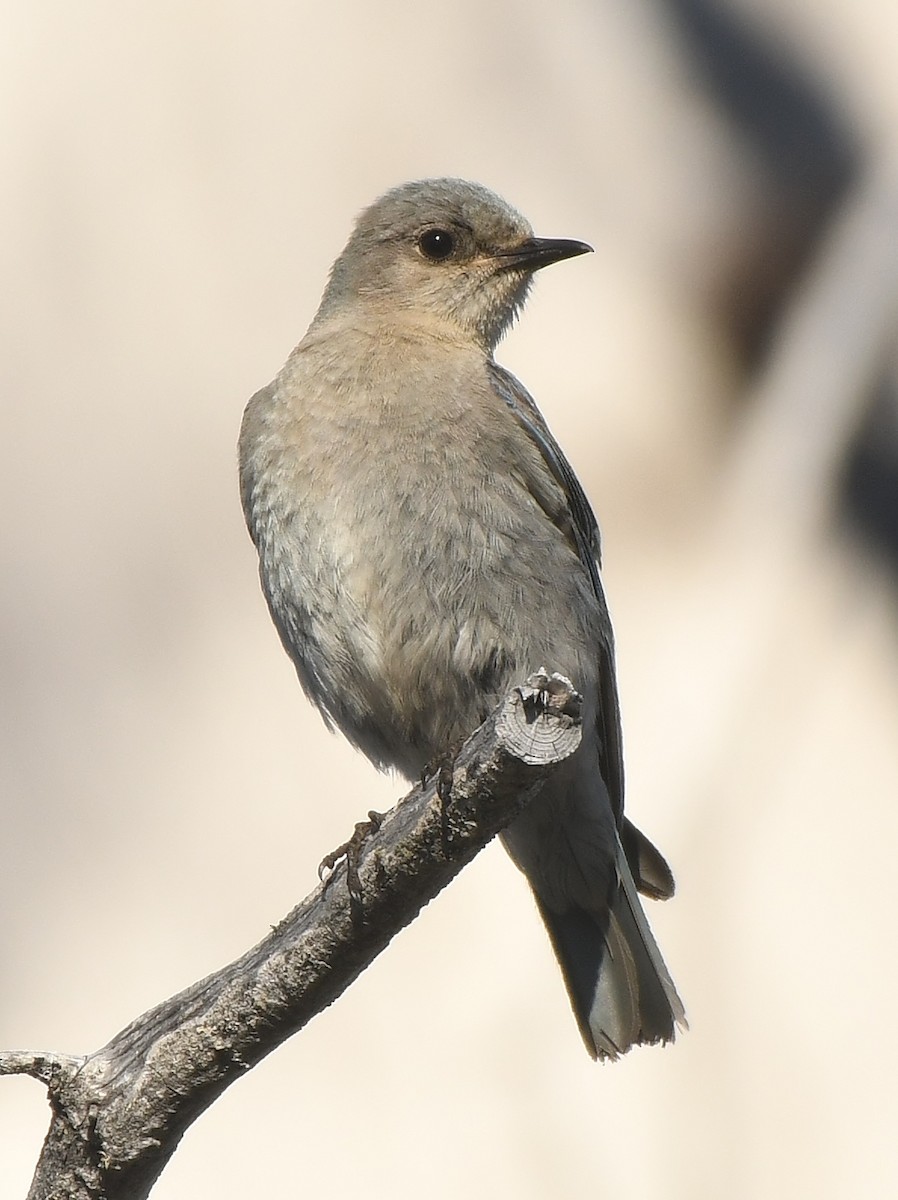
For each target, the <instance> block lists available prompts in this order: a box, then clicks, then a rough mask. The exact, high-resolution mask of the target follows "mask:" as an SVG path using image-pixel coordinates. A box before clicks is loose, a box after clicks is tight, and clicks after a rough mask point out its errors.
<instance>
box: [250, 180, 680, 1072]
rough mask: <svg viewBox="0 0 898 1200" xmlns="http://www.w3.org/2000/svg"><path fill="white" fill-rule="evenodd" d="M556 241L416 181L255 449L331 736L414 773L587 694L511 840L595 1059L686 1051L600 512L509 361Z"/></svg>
mask: <svg viewBox="0 0 898 1200" xmlns="http://www.w3.org/2000/svg"><path fill="white" fill-rule="evenodd" d="M588 249H589V247H588V246H585V245H584V244H583V243H581V242H569V241H564V240H551V239H538V238H534V236H533V232H532V230H531V228H530V226H529V224H528V223H527V222H526V221H525V220H524V218H523V217H522V216H521V215H520V214H519V213H517V212H515V211H514V209H512V208H510V207H509V206H508V205H507V204H505V203H504V201H502V200H500V199H499V197H498V196H495V195H494V194H493V193H492V192H489V191H487V190H486V189H485V188H483V187H480V186H478V185H476V184H472V183H466V182H463V181H461V180H456V179H437V180H427V181H423V182H417V183H410V184H406V185H404V186H402V187H399V188H396V189H394V190H393V191H391V192H388V193H387V194H386V195H384V196H383V197H381V198H380V199H379V200H378V201H376V202H375V203H374V204H373V205H372V206H371V207H370V208H368V209H367V210H366V211H365V212H363V213H362V215H361V216H360V217H359V219H358V221H357V223H356V226H355V229H354V231H353V233H352V236H351V237H350V239H349V242H348V244H347V246H346V248H345V250H344V251H343V253H342V254H341V255H340V257H339V258H338V259H337V261H336V263H335V264H334V267H333V270H332V272H331V276H330V280H329V283H328V285H327V288H326V290H325V293H324V296H323V298H322V301H321V305H320V308H319V310H318V313H317V315H316V317H315V319H314V321H313V322H312V325H311V327H310V328H309V331H308V333H307V334H306V336H305V337H304V338H303V340H302V341H301V342H300V344H299V346H297V348H296V349H295V350H294V351H293V353H292V354H291V356H290V358H289V359H288V360H287V363H286V365H285V366H284V368H283V369H282V370H281V372H280V374H279V375H278V376H277V378H276V379H275V380H274V382H273V383H271V384H270V385H269V386H268V387H266V388H263V389H262V390H261V391H260V392H257V393H256V395H255V396H253V398H252V399H251V400H250V402H249V404H248V406H247V409H246V413H245V416H244V420H243V427H242V430H241V434H240V478H241V489H242V497H243V506H244V512H245V514H246V520H247V525H248V527H249V530H250V534H251V535H252V538H253V541H254V542H255V544H256V546H257V548H258V552H259V562H260V574H261V579H262V587H263V590H264V592H265V596H266V598H267V600H268V605H269V608H270V610H271V615H272V617H273V619H274V623H275V625H276V626H277V629H278V632H279V633H280V636H281V640H282V642H283V644H284V647H285V649H286V651H287V653H288V654H289V655H290V657H291V658H292V660H293V662H294V664H295V666H296V670H297V672H298V674H299V679H300V682H301V683H302V686H303V688H304V689H305V691H306V693H307V695H308V696H309V697H310V699H311V700H312V701H313V702H314V703H315V704H316V705H317V706H318V708H319V709H320V710H321V712H322V714H323V716H324V719H325V721H326V722H327V723H328V724H329V725H331V726H336V727H338V728H339V729H340V730H341V731H342V732H343V733H344V734H345V736H346V737H347V738H348V739H349V740H350V741H351V742H352V743H353V744H354V745H355V746H357V747H358V748H359V749H360V750H362V751H363V752H364V753H365V754H366V755H367V756H368V757H369V758H370V759H371V760H372V761H373V762H374V763H375V764H377V765H378V766H379V767H394V768H396V769H397V770H399V771H401V772H402V773H403V774H404V775H405V776H406V777H408V778H409V779H416V778H418V777H419V776H420V774H421V771H422V769H423V768H424V767H425V765H426V764H427V763H429V762H432V761H433V760H434V759H436V758H438V757H439V756H440V755H441V754H443V753H445V752H446V750H447V749H448V748H449V747H450V746H452V745H453V744H454V743H456V742H457V741H458V740H459V739H460V738H462V737H465V736H467V734H469V733H471V732H472V731H473V730H474V729H475V728H476V727H477V726H478V725H479V724H480V723H481V722H482V721H483V720H484V718H485V717H486V716H487V714H488V713H489V712H490V711H491V709H492V708H493V707H494V706H495V704H496V703H497V702H498V700H499V698H500V697H501V696H502V695H503V694H504V693H505V692H506V691H507V689H508V688H509V687H510V686H511V685H513V684H514V683H517V682H521V681H523V680H524V679H525V678H526V677H527V676H528V675H530V674H531V673H532V672H533V671H535V670H537V669H538V668H540V667H542V666H543V665H544V664H545V665H547V666H549V667H550V669H552V670H555V671H559V672H561V673H562V674H564V675H566V676H568V677H569V678H570V679H572V680H573V681H574V684H575V686H576V687H577V689H578V691H579V692H580V693H581V694H582V695H583V698H584V708H583V718H584V737H583V741H582V744H581V747H580V749H579V750H578V751H577V752H576V753H575V754H574V755H573V756H572V758H571V759H570V760H569V761H568V762H567V763H566V764H565V765H564V766H563V767H562V769H561V770H560V772H559V773H557V774H555V775H554V776H553V782H552V784H551V786H550V788H548V789H546V790H545V791H544V792H543V793H542V794H541V795H540V796H539V797H538V799H537V800H536V801H535V802H534V803H533V804H531V805H530V807H529V808H528V809H527V810H526V811H525V812H524V813H523V815H522V816H521V817H520V818H518V819H517V820H516V821H515V823H514V824H513V825H512V826H511V827H510V828H509V829H508V830H507V831H506V833H505V835H504V838H503V840H504V842H505V845H506V847H507V849H508V851H509V853H510V854H511V856H512V858H513V859H514V861H515V862H516V863H517V864H518V866H519V867H520V868H521V869H522V870H523V871H524V873H525V874H526V876H527V878H528V879H529V881H530V884H531V886H532V888H533V891H534V894H535V896H536V899H537V903H538V905H539V909H540V912H541V914H542V916H543V918H544V920H545V922H546V925H547V927H548V929H549V933H550V935H551V938H552V941H553V944H554V947H555V950H556V953H557V955H558V958H559V961H560V963H561V966H562V969H563V972H564V976H565V979H566V982H567V985H568V990H569V993H570V996H571V1000H572V1003H573V1007H574V1010H575V1013H576V1015H577V1019H578V1022H579V1025H580V1029H581V1032H582V1034H583V1038H584V1040H585V1042H586V1045H587V1048H588V1049H589V1050H590V1052H591V1053H592V1054H594V1055H598V1056H599V1057H603V1058H604V1057H609V1058H614V1057H616V1056H617V1055H618V1054H620V1053H622V1052H624V1051H625V1050H627V1049H629V1047H630V1046H631V1045H634V1044H636V1043H640V1042H657V1041H670V1040H672V1038H673V1037H674V1032H675V1026H676V1025H678V1024H680V1025H682V1024H684V1016H683V1007H682V1004H681V1003H680V1000H679V997H678V996H677V993H676V990H675V988H674V985H673V983H672V982H671V979H670V976H669V974H668V972H667V969H666V967H665V965H664V962H663V961H662V958H661V955H660V953H659V951H658V948H657V946H656V944H655V941H654V939H653V937H652V934H651V932H650V931H649V928H648V924H647V922H646V919H645V916H644V914H643V911H642V908H641V905H640V901H639V899H638V896H637V894H636V893H637V886H638V887H639V889H640V890H642V891H643V892H645V893H646V894H648V895H652V896H655V897H667V896H669V895H671V894H672V893H673V879H672V876H671V873H670V870H669V868H668V867H667V864H666V863H665V861H664V859H663V858H662V857H661V855H660V854H659V852H658V851H657V850H656V849H655V848H654V847H653V846H652V845H651V843H650V842H648V840H647V839H645V838H644V837H643V835H642V834H640V833H639V831H638V830H636V829H635V827H634V826H632V825H631V824H630V823H629V822H628V821H626V820H625V818H624V816H623V765H622V753H621V739H620V721H619V714H618V703H617V692H616V686H615V678H614V651H613V641H612V633H611V625H610V622H609V619H608V613H607V609H606V606H605V599H604V595H603V592H602V586H601V582H600V579H599V570H598V568H599V558H600V551H599V534H598V529H597V526H596V522H595V518H594V517H593V514H592V510H591V508H590V506H589V503H588V501H587V499H586V497H585V495H584V493H583V490H582V488H581V487H580V484H579V483H578V481H577V479H576V477H575V476H574V473H573V471H572V470H571V468H570V466H569V465H568V463H567V460H566V459H565V457H564V455H563V453H562V452H561V450H560V449H559V447H558V445H557V443H556V442H555V440H554V438H553V437H552V435H551V433H550V432H549V429H548V427H547V426H546V423H545V421H544V420H543V417H542V415H541V414H540V412H539V410H538V409H537V407H536V405H535V403H534V402H533V400H532V399H531V398H530V396H529V395H528V394H527V392H526V391H525V389H524V388H523V387H522V386H521V384H520V383H519V382H518V381H517V380H516V379H515V378H514V377H513V376H512V375H510V374H509V373H508V372H507V371H505V370H503V369H502V368H501V367H500V366H498V365H497V364H496V363H495V361H494V360H493V351H494V349H495V346H496V343H497V342H498V340H499V339H500V337H501V336H502V334H503V333H504V332H505V330H506V329H507V327H508V326H509V325H510V323H511V322H512V320H513V319H514V317H515V315H516V314H517V312H518V310H519V309H520V307H521V305H522V304H523V302H524V299H525V297H526V294H527V290H528V287H529V285H530V280H531V277H532V274H533V272H534V270H536V269H537V268H539V267H541V266H544V265H546V264H548V263H550V262H556V261H558V260H560V259H562V258H568V257H572V256H573V255H576V254H581V253H583V252H585V251H587V250H588Z"/></svg>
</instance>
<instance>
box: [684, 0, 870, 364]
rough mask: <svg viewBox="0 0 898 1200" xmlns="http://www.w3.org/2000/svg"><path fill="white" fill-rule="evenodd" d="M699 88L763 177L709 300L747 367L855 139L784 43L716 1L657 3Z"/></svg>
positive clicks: (843, 182) (826, 209)
mask: <svg viewBox="0 0 898 1200" xmlns="http://www.w3.org/2000/svg"><path fill="white" fill-rule="evenodd" d="M661 4H662V7H666V8H667V9H668V10H669V11H670V13H671V14H672V16H673V17H674V19H675V21H676V26H677V28H678V30H679V32H680V35H681V37H682V39H683V45H684V49H685V52H686V53H687V55H688V56H689V58H690V59H691V61H692V63H693V64H694V68H695V72H696V75H697V77H698V83H699V86H700V87H701V88H702V89H703V90H704V91H705V92H706V93H708V94H710V96H711V98H712V99H713V101H714V104H715V107H716V108H717V110H718V112H719V113H720V114H722V115H723V117H724V118H725V119H726V120H728V121H729V122H730V123H731V124H732V125H733V127H734V134H735V135H736V136H737V137H738V138H739V140H740V142H741V143H742V144H743V145H744V147H745V151H746V153H747V154H749V155H751V157H752V158H753V160H754V163H753V170H756V171H757V174H758V186H757V190H756V196H755V204H756V205H757V207H758V210H759V211H758V212H757V213H756V215H755V219H754V220H753V221H752V225H751V229H750V230H748V229H747V230H745V234H746V236H745V238H744V240H743V244H742V245H741V247H740V252H739V253H738V254H735V255H733V256H732V257H727V258H726V260H722V262H721V268H722V269H721V271H720V272H719V273H718V274H717V276H716V277H715V278H714V279H713V297H712V299H713V302H714V303H715V304H716V305H717V306H718V311H719V312H720V315H721V318H722V319H723V321H724V322H725V323H726V325H727V326H728V327H729V329H730V332H731V334H732V336H733V339H734V343H735V345H736V347H737V349H738V351H739V352H740V354H741V355H742V357H743V361H744V363H745V365H746V367H747V368H749V369H750V368H751V367H753V366H754V365H755V364H756V363H757V361H758V360H759V358H760V357H761V356H762V355H763V352H764V349H765V347H766V345H767V344H768V341H769V338H770V335H771V333H772V331H773V329H774V328H775V326H776V322H777V318H778V316H779V312H780V307H781V304H782V301H783V299H784V297H785V296H786V295H787V294H788V292H789V290H790V288H791V287H792V285H793V283H794V281H795V280H796V279H797V278H798V277H799V276H800V275H801V273H802V271H803V269H804V267H805V265H806V263H807V262H808V260H809V258H810V257H811V256H812V255H813V253H814V250H815V248H816V245H817V241H818V239H819V237H820V235H821V233H822V231H823V229H824V228H825V226H826V224H827V222H828V220H829V218H830V217H831V215H832V214H833V212H834V211H835V210H836V209H837V207H838V205H839V202H840V200H841V198H842V197H843V196H844V195H845V193H846V190H847V189H848V187H849V186H850V184H851V182H852V181H853V179H854V178H855V177H856V175H857V171H858V166H859V158H860V156H859V151H858V146H857V143H856V140H855V138H854V136H853V134H852V131H851V130H850V129H849V127H848V125H847V123H846V121H845V120H844V118H843V117H842V114H841V113H840V111H839V109H838V107H837V105H836V103H835V101H834V99H833V98H832V97H831V96H830V95H828V94H827V91H826V88H825V86H824V85H823V83H822V82H820V81H819V80H816V79H814V78H812V76H811V75H810V73H809V72H808V71H807V70H806V69H805V67H804V66H803V64H802V63H801V62H799V61H798V60H797V59H796V58H795V56H794V55H791V54H790V53H789V52H788V50H787V49H786V48H785V47H784V46H783V45H782V44H781V43H780V44H778V43H777V42H775V41H774V40H773V38H772V37H771V36H770V35H769V34H767V33H765V31H764V30H763V29H761V28H759V27H758V26H757V25H756V24H755V23H753V22H751V21H749V20H747V19H746V18H745V16H744V15H743V14H741V13H737V12H735V11H734V10H733V9H732V8H731V7H729V6H728V5H726V4H722V3H719V2H717V0H661Z"/></svg>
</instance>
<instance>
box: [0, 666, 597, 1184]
mask: <svg viewBox="0 0 898 1200" xmlns="http://www.w3.org/2000/svg"><path fill="white" fill-rule="evenodd" d="M565 685H566V681H563V680H561V679H560V677H558V676H553V677H551V678H549V677H547V676H545V675H544V674H540V675H539V676H534V677H532V679H531V680H528V683H527V685H525V686H524V687H522V688H519V689H515V690H514V691H513V692H511V693H510V694H509V696H508V697H507V698H506V699H505V701H504V702H503V704H502V705H500V707H499V708H498V709H497V710H496V712H495V713H494V714H493V716H492V717H491V718H490V719H489V720H488V721H486V722H485V723H484V725H482V726H481V728H480V729H479V730H477V732H476V733H475V734H474V735H473V736H472V737H471V738H470V739H469V740H468V741H467V742H466V743H465V745H464V747H463V748H462V750H461V752H460V753H459V755H458V757H457V759H456V760H455V761H454V763H452V764H451V765H450V764H446V766H445V767H444V768H443V769H442V770H441V771H439V772H438V774H437V775H436V776H435V777H434V778H433V779H431V780H430V781H428V782H427V783H426V784H422V785H421V786H419V787H417V788H415V789H414V791H412V792H411V793H410V794H409V795H408V796H407V797H406V798H405V799H404V800H401V801H400V802H399V803H398V804H397V805H396V806H395V808H393V809H391V810H390V812H389V813H387V814H386V815H385V816H384V818H383V820H382V822H381V823H377V822H375V824H376V825H377V828H376V829H375V830H374V831H372V832H371V834H370V835H369V836H368V837H367V839H365V840H364V841H363V843H362V845H361V848H360V851H359V853H358V856H357V877H353V875H354V872H353V871H352V870H349V871H348V868H347V863H346V861H343V862H342V863H341V864H340V865H338V866H337V868H336V870H335V872H334V874H333V876H332V878H330V879H329V880H327V882H325V883H323V884H321V885H320V886H319V887H317V888H316V889H315V891H314V892H313V893H312V894H311V895H310V896H309V897H308V898H307V899H306V900H304V901H303V903H302V904H300V905H299V906H298V907H297V908H295V909H294V910H293V912H291V913H290V914H289V916H287V917H286V918H285V919H284V920H283V921H282V922H281V923H280V924H279V925H278V926H277V927H276V928H275V929H274V930H273V931H272V932H271V933H270V934H269V935H268V937H266V938H265V939H264V941H262V942H260V943H259V945H258V946H256V947H254V948H253V949H252V950H250V951H249V952H248V953H247V954H245V955H244V956H243V957H242V958H240V959H238V960H237V961H236V962H234V963H231V964H230V965H229V966H226V967H224V968H223V969H222V970H220V971H218V972H216V973H215V974H214V975H210V976H209V977H208V978H207V979H204V980H202V981H201V982H199V983H196V984H194V985H193V986H192V987H189V988H187V989H186V991H183V992H181V993H180V994H179V995H177V996H174V997H172V998H171V999H169V1000H166V1001H165V1002H164V1003H162V1004H160V1005H158V1006H157V1007H156V1008H154V1009H151V1010H150V1011H149V1012H147V1013H144V1014H143V1016H141V1017H138V1018H137V1020H136V1021H134V1022H132V1024H130V1025H129V1026H128V1027H127V1028H126V1029H123V1030H122V1031H121V1032H120V1033H118V1034H116V1035H115V1037H113V1038H112V1040H111V1041H110V1042H109V1043H107V1045H106V1046H104V1047H103V1048H102V1049H101V1050H98V1051H96V1052H95V1053H93V1054H89V1055H87V1056H85V1057H75V1056H71V1055H62V1054H37V1053H30V1052H14V1051H13V1052H7V1053H3V1054H0V1074H16V1073H26V1074H30V1075H33V1076H34V1077H35V1078H38V1079H40V1080H42V1082H44V1083H45V1084H46V1085H47V1089H48V1092H49V1096H50V1104H51V1108H52V1113H53V1115H52V1120H51V1124H50V1130H49V1133H48V1134H47V1138H46V1141H45V1143H44V1147H43V1151H42V1153H41V1156H40V1159H39V1162H38V1164H37V1169H36V1172H35V1176H34V1180H33V1182H32V1185H31V1190H30V1192H29V1200H51V1198H52V1200H99V1198H103V1200H126V1198H127V1200H141V1198H142V1197H145V1196H146V1195H148V1193H149V1191H150V1189H151V1188H152V1186H153V1183H154V1182H155V1180H156V1179H157V1178H158V1176H159V1174H160V1172H161V1171H162V1169H163V1167H164V1166H165V1164H166V1162H167V1161H168V1159H169V1158H170V1157H171V1155H172V1154H173V1152H174V1150H175V1147H176V1146H177V1144H178V1142H179V1141H180V1139H181V1137H182V1135H183V1133H184V1131H185V1130H186V1129H187V1127H188V1126H189V1125H190V1124H191V1122H192V1121H194V1120H195V1119H196V1117H198V1116H199V1114H200V1113H201V1112H203V1110H204V1109H205V1108H207V1107H208V1106H209V1105H210V1104H211V1103H212V1102H213V1101H214V1100H215V1099H216V1097H217V1096H219V1095H220V1094H221V1092H223V1091H224V1089H225V1088H226V1087H227V1086H228V1085H229V1084H230V1083H232V1082H233V1080H235V1079H237V1078H239V1077H240V1076H241V1075H243V1074H244V1072H246V1071H248V1070H249V1069H250V1068H251V1067H253V1066H254V1065H255V1064H256V1063H257V1062H259V1060H260V1059H262V1058H264V1056H265V1055H266V1054H268V1053H270V1052H271V1051H272V1050H274V1049H275V1047H276V1046H278V1045H280V1043H281V1042H283V1041H284V1040H285V1039H286V1038H288V1037H289V1036H290V1035H291V1034H292V1033H295V1032H296V1030H298V1029H301V1028H302V1026H303V1025H305V1024H306V1022H307V1021H308V1020H310V1018H311V1017H313V1016H314V1015H315V1014H316V1013H318V1012H320V1011H321V1010H322V1009H323V1008H325V1007H326V1006H327V1005H328V1004H330V1003H331V1002H332V1001H333V1000H335V999H336V998H337V996H339V995H340V993H341V992H342V991H343V990H344V989H345V988H347V987H348V986H349V984H350V983H352V981H353V980H354V979H355V978H356V977H357V976H358V975H359V974H360V973H361V972H362V971H363V970H364V969H365V967H367V966H368V964H369V963H370V962H371V961H372V960H373V959H374V958H375V957H376V956H377V954H379V953H380V951H381V950H382V949H383V948H384V947H385V946H386V945H387V943H388V942H389V941H390V939H391V938H392V937H393V935H394V934H395V933H397V932H398V931H399V930H400V929H402V928H403V927H404V926H405V925H407V924H408V923H409V922H410V921H412V920H413V919H414V918H415V917H416V916H417V914H418V913H419V911H420V910H421V908H422V907H423V906H424V905H425V904H426V903H427V902H428V900H430V899H432V898H433V896H435V895H436V894H437V892H439V891H440V890H441V889H442V888H443V887H445V886H446V884H447V883H448V882H449V881H450V880H451V879H452V878H453V876H455V875H456V874H458V872H459V871H460V870H461V869H462V867H463V866H464V865H465V864H466V863H468V862H470V860H471V859H472V858H473V857H474V855H475V854H477V852H478V851H479V850H481V849H482V848H483V847H484V846H485V845H486V844H487V842H489V841H490V839H491V838H492V837H494V836H495V834H496V833H498V832H499V831H500V830H501V829H503V828H504V827H505V826H506V825H507V824H508V823H509V822H510V821H511V820H512V819H513V817H514V816H515V815H516V814H517V813H518V812H519V811H520V810H521V809H522V808H523V806H524V805H525V804H526V803H527V802H528V801H529V800H530V799H531V798H532V797H533V796H534V795H535V793H536V792H537V791H538V790H539V789H540V788H541V787H542V786H543V784H544V783H545V780H546V778H547V777H548V775H549V773H550V772H551V770H552V769H553V767H554V766H555V765H556V764H557V763H559V762H561V761H562V760H563V759H565V758H567V757H568V756H569V755H570V754H572V753H573V751H574V750H575V749H576V748H577V746H578V745H579V742H580V728H579V716H578V712H579V706H578V699H579V698H578V697H577V696H576V694H575V693H573V692H572V691H571V690H570V685H567V686H565ZM348 873H349V875H350V886H347V874H348Z"/></svg>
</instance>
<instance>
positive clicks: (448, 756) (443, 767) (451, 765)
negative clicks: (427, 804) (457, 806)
mask: <svg viewBox="0 0 898 1200" xmlns="http://www.w3.org/2000/svg"><path fill="white" fill-rule="evenodd" d="M464 743H465V739H464V738H458V739H457V740H456V741H454V742H452V744H451V745H450V746H448V747H447V748H446V749H445V750H444V751H443V753H442V754H438V755H437V756H436V758H432V759H431V760H430V762H429V763H427V765H426V766H425V767H424V770H423V771H422V772H421V786H422V787H427V784H428V783H429V781H430V780H431V779H433V778H436V785H437V795H438V796H439V798H440V843H441V845H442V847H443V853H444V854H445V856H446V857H447V858H451V857H452V847H451V840H450V836H449V805H450V803H451V801H452V776H453V774H454V773H455V760H456V758H457V757H458V752H459V750H461V748H462V746H463V745H464Z"/></svg>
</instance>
